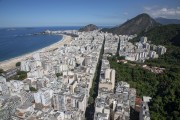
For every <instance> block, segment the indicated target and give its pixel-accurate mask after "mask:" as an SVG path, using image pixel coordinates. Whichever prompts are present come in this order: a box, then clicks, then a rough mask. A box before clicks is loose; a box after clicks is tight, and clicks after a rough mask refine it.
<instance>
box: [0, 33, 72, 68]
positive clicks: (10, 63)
mask: <svg viewBox="0 0 180 120" xmlns="http://www.w3.org/2000/svg"><path fill="white" fill-rule="evenodd" d="M62 36H63V38H62V40H60V41H59V42H56V43H54V44H51V45H49V46H47V47H44V48H42V49H39V50H37V51H34V52H31V53H27V54H24V55H21V56H18V57H15V58H12V59H9V60H5V61H2V62H0V68H2V69H3V70H8V69H11V68H15V66H16V63H17V62H20V61H22V60H25V59H27V58H30V57H32V55H33V54H34V53H36V52H46V51H50V50H53V49H55V48H58V47H60V46H62V45H64V44H70V42H71V40H72V38H71V36H67V35H62Z"/></svg>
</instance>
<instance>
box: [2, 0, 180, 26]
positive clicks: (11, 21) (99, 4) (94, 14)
mask: <svg viewBox="0 0 180 120" xmlns="http://www.w3.org/2000/svg"><path fill="white" fill-rule="evenodd" d="M144 12H146V13H148V14H150V15H151V16H152V17H166V18H175V19H180V0H0V27H34V26H81V25H86V24H90V23H92V24H96V25H102V26H104V25H118V24H121V23H123V22H125V21H126V20H128V19H131V18H132V17H135V16H136V15H138V14H140V13H144Z"/></svg>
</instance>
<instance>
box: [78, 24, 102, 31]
mask: <svg viewBox="0 0 180 120" xmlns="http://www.w3.org/2000/svg"><path fill="white" fill-rule="evenodd" d="M97 29H98V27H97V26H96V25H93V24H89V25H86V26H84V27H82V28H80V29H79V32H89V31H93V30H97Z"/></svg>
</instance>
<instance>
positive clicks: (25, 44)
mask: <svg viewBox="0 0 180 120" xmlns="http://www.w3.org/2000/svg"><path fill="white" fill-rule="evenodd" d="M79 28H80V27H69V26H68V27H36V28H1V29H0V61H4V60H8V59H11V58H14V57H17V56H20V55H23V54H27V53H30V52H33V51H36V50H38V49H41V48H43V47H46V46H49V45H51V44H53V43H56V42H58V41H59V40H61V39H62V36H60V35H33V34H34V33H39V32H43V31H45V30H77V29H79Z"/></svg>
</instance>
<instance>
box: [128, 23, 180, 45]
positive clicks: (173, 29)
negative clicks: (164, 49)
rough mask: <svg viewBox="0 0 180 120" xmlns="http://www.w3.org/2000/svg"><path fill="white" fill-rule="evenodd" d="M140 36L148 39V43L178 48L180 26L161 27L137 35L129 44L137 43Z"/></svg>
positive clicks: (179, 43)
mask: <svg viewBox="0 0 180 120" xmlns="http://www.w3.org/2000/svg"><path fill="white" fill-rule="evenodd" d="M141 36H146V37H148V41H151V43H153V44H156V45H174V46H179V47H180V25H178V24H171V25H162V26H157V27H154V28H153V29H151V30H149V31H147V32H145V33H141V34H139V35H138V36H137V37H136V38H134V39H133V40H131V42H137V41H139V39H140V37H141Z"/></svg>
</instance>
